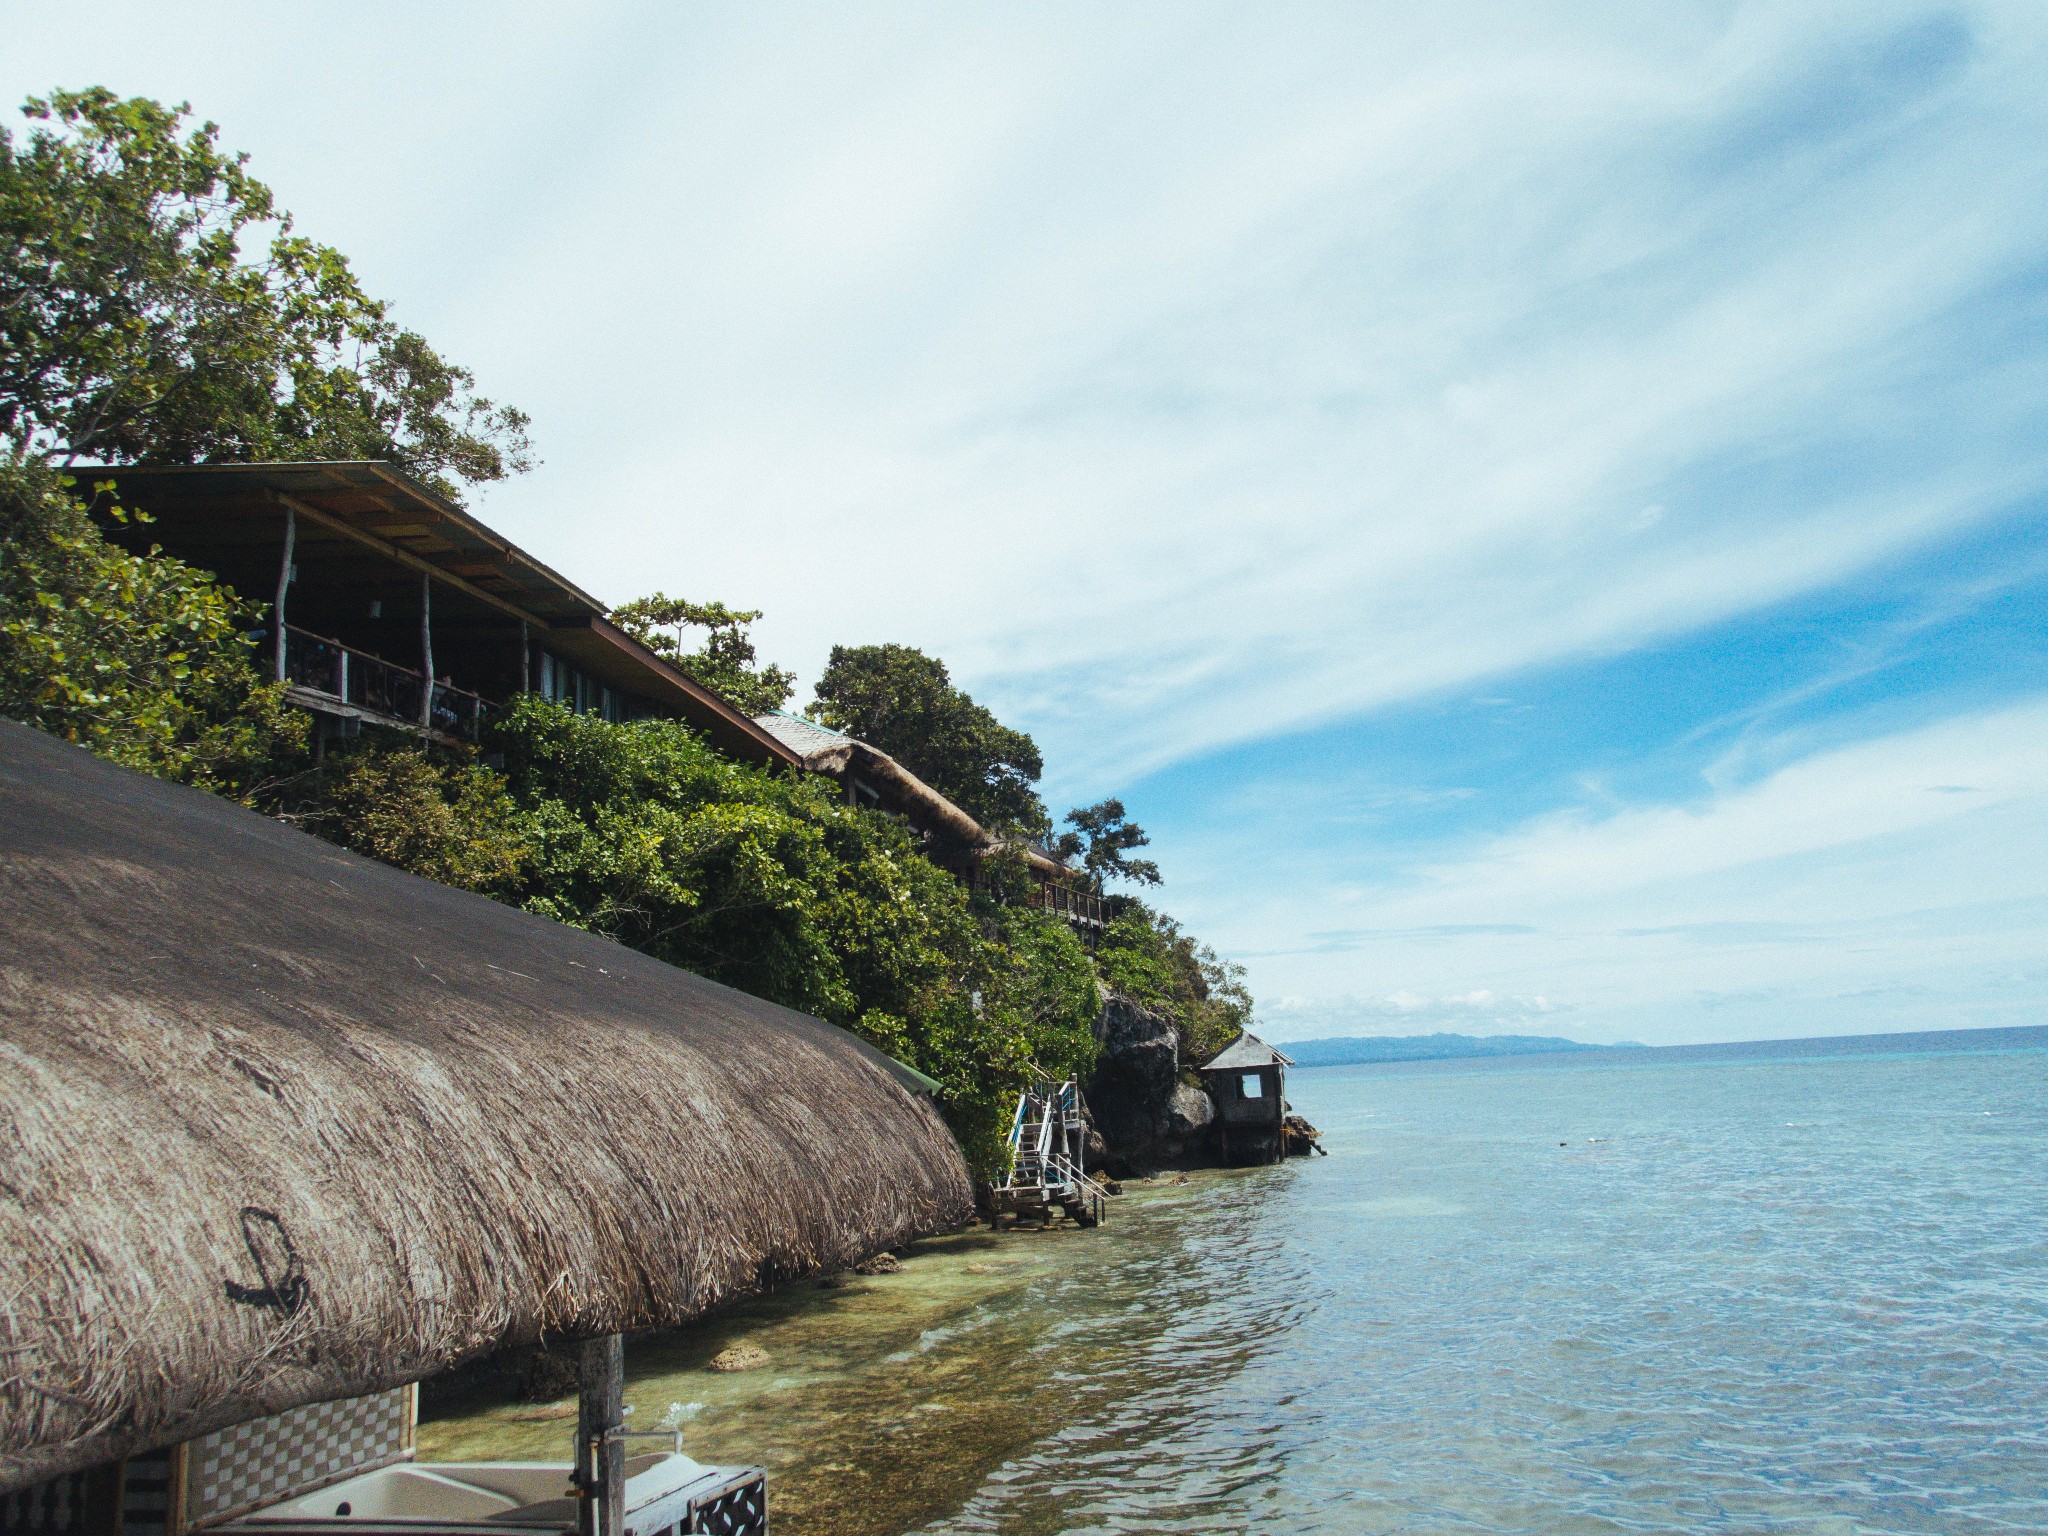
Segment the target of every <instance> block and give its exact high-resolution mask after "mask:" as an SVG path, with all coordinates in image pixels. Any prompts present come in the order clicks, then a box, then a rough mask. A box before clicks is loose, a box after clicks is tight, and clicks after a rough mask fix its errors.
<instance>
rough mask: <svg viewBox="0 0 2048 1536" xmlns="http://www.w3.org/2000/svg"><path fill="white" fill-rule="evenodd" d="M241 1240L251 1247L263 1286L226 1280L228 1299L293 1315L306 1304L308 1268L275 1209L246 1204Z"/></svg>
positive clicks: (243, 1213)
mask: <svg viewBox="0 0 2048 1536" xmlns="http://www.w3.org/2000/svg"><path fill="white" fill-rule="evenodd" d="M241 1219H242V1241H243V1242H244V1243H245V1244H247V1245H248V1248H249V1262H250V1263H252V1264H254V1265H255V1266H256V1273H257V1274H259V1275H261V1276H262V1277H263V1283H262V1284H261V1285H242V1284H240V1283H238V1282H236V1281H233V1280H230V1281H228V1282H227V1293H228V1300H229V1301H239V1302H240V1303H241V1304H242V1305H243V1306H245V1307H269V1308H271V1309H272V1310H274V1311H278V1312H282V1313H283V1314H284V1315H285V1316H286V1317H290V1316H291V1315H292V1314H293V1313H294V1312H297V1311H298V1310H299V1308H301V1307H303V1306H304V1305H305V1304H306V1297H307V1285H306V1271H305V1269H304V1267H303V1266H302V1265H301V1264H300V1263H299V1250H298V1245H297V1244H295V1243H294V1242H293V1241H292V1235H291V1233H289V1232H287V1231H285V1229H284V1223H283V1222H281V1221H279V1220H278V1219H277V1213H276V1212H275V1211H265V1210H260V1209H258V1208H257V1207H256V1206H253V1205H245V1206H243V1207H242V1211H241Z"/></svg>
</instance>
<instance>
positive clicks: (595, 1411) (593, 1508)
mask: <svg viewBox="0 0 2048 1536" xmlns="http://www.w3.org/2000/svg"><path fill="white" fill-rule="evenodd" d="M577 1376H578V1386H579V1391H578V1394H577V1399H576V1479H575V1480H576V1487H577V1489H578V1490H579V1492H580V1494H581V1497H580V1498H579V1499H578V1500H577V1504H576V1531H577V1536H625V1530H626V1441H625V1429H626V1415H625V1411H624V1410H625V1398H626V1351H625V1341H624V1340H623V1339H622V1338H620V1336H619V1335H618V1334H616V1333H611V1334H606V1335H605V1336H604V1337H602V1338H596V1339H585V1340H584V1341H583V1354H582V1358H581V1359H580V1361H579V1362H578V1371H577Z"/></svg>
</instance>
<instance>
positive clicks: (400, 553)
mask: <svg viewBox="0 0 2048 1536" xmlns="http://www.w3.org/2000/svg"><path fill="white" fill-rule="evenodd" d="M271 494H272V495H274V496H275V497H276V498H277V501H278V504H279V505H280V506H282V507H283V508H284V509H285V510H286V511H287V512H292V513H296V514H297V515H298V516H300V517H303V518H306V519H307V520H309V521H311V522H315V523H318V524H319V525H320V526H321V527H322V528H331V529H333V530H334V531H335V532H336V533H339V534H342V535H344V536H346V537H348V538H351V539H354V540H355V541H356V542H357V543H358V544H362V545H365V546H367V547H368V548H370V549H374V550H376V551H377V553H378V554H380V555H382V556H384V557H385V558H386V559H387V560H395V561H397V562H398V563H399V564H400V565H402V566H405V567H406V568H407V569H408V570H414V571H418V572H419V573H420V574H421V575H423V576H431V577H433V578H434V579H435V580H436V581H442V582H446V583H447V584H448V585H449V586H451V587H453V588H454V589H455V590H456V591H458V592H461V593H463V594H465V595H466V596H469V597H473V598H475V599H476V600H477V601H478V602H480V603H488V604H489V605H490V606H491V607H493V608H495V609H497V610H498V611H499V612H500V613H504V614H508V615H510V616H511V617H512V618H515V619H519V620H522V621H523V622H525V623H528V624H532V625H534V626H536V627H537V628H540V629H546V628H547V627H548V623H547V620H545V619H543V618H540V617H538V616H536V615H534V614H531V613H528V612H527V611H526V610H525V609H524V608H521V607H520V606H519V605H518V604H517V603H508V602H506V601H505V599H504V598H502V597H499V596H498V595H497V594H496V593H495V592H486V591H485V590H484V589H483V588H482V587H479V586H477V585H476V584H475V583H474V582H470V581H465V580H464V579H463V578H462V577H460V576H457V575H455V574H454V573H453V572H451V571H445V570H443V569H442V568H441V567H440V566H438V565H436V564H434V563H433V562H432V561H431V560H422V559H421V558H420V557H419V556H418V555H416V554H414V553H413V552H412V551H411V550H407V549H400V548H399V547H398V546H397V545H396V544H393V543H391V542H389V541H388V540H385V539H380V538H378V537H377V536H376V535H375V534H374V533H365V532H363V530H362V529H360V528H357V527H355V526H353V525H352V524H350V523H347V522H344V521H343V520H342V519H341V518H338V517H335V516H333V515H331V514H330V513H326V512H322V511H321V510H320V509H319V508H318V507H313V506H308V505H307V504H306V503H305V502H303V501H300V500H299V499H298V498H297V497H295V496H287V495H286V494H285V493H284V492H283V491H273V492H272V493H271Z"/></svg>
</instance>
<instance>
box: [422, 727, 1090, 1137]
mask: <svg viewBox="0 0 2048 1536" xmlns="http://www.w3.org/2000/svg"><path fill="white" fill-rule="evenodd" d="M492 745H493V746H494V747H495V748H496V749H497V750H498V751H500V752H502V753H503V756H504V761H505V773H506V776H507V780H508V788H509V791H510V794H511V798H512V801H513V803H514V805H515V806H516V807H517V809H518V816H519V818H520V825H521V832H520V837H521V840H522V842H523V845H524V847H525V849H526V858H525V863H524V864H523V866H522V871H521V874H520V876H519V878H518V881H517V882H516V884H515V886H514V887H513V888H512V889H510V890H508V891H507V892H506V893H505V899H507V900H512V901H516V902H518V903H520V904H522V905H524V906H526V907H527V908H528V909H529V910H532V911H535V912H540V913H543V914H545V915H547V916H550V917H556V918H560V919H562V920H564V921H567V922H572V923H576V924H578V925H579V926H581V927H585V928H590V929H592V930H594V931H596V932H600V933H604V934H608V935H609V936H611V937H613V938H615V939H617V940H618V941H619V942H621V943H623V944H627V945H630V946H631V947H633V948H635V949H639V950H642V951H644V952H646V953H648V954H652V955H655V956H657V957H658V958H660V959H663V960H667V961H670V962H671V963H673V964H676V965H680V966H683V967H684V968H686V969H688V970H692V971H695V972H697V973H698V974H699V975H702V976H708V977H711V978H712V979H713V980H716V981H722V982H725V983H726V984H728V985H730V986H734V987H738V988H740V989H741V990H742V991H746V992H751V993H753V994H754V995H755V996H758V997H766V998H770V999H772V1000H773V1001H776V1002H780V1003H784V1004H787V1005H788V1006H790V1007H792V1008H800V1009H803V1010H805V1011H806V1012H810V1013H814V1014H817V1015H819V1016H820V1017H822V1018H825V1019H828V1020H830V1021H831V1022H833V1023H835V1024H840V1025H843V1026H844V1027H846V1028H848V1029H851V1030H853V1031H854V1032H855V1033H857V1034H859V1035H861V1036H863V1037H864V1038H865V1039H867V1040H869V1041H870V1042H872V1043H873V1044H874V1045H876V1046H877V1047H879V1048H880V1049H882V1050H884V1051H887V1052H889V1053H890V1054H891V1055H893V1056H896V1057H898V1058H899V1059H900V1060H903V1061H905V1062H908V1063H909V1064H910V1065H911V1066H914V1067H916V1068H917V1069H918V1070H919V1071H922V1072H924V1073H926V1074H928V1075H929V1076H931V1077H933V1078H935V1079H937V1080H938V1082H939V1083H940V1084H941V1089H942V1092H941V1095H940V1104H941V1107H942V1108H943V1109H944V1111H945V1113H946V1116H947V1118H948V1121H949V1123H951V1124H952V1126H953V1128H954V1130H955V1132H956V1133H957V1134H958V1135H959V1137H960V1140H961V1144H962V1146H963V1147H965V1148H966V1150H967V1152H968V1155H969V1159H970V1161H971V1162H972V1163H973V1164H974V1166H975V1167H977V1168H978V1169H980V1170H982V1171H984V1172H987V1171H988V1170H991V1169H993V1168H994V1167H995V1166H996V1165H997V1163H998V1161H999V1160H1000V1157H1001V1155H1002V1141H1003V1135H1004V1132H1005V1130H1006V1127H1007V1124H1008V1115H1009V1113H1010V1108H1011V1105H1012V1104H1013V1102H1014V1096H1015V1094H1016V1092H1017V1090H1018V1088H1019V1087H1020V1086H1021V1085H1022V1084H1023V1083H1024V1081H1025V1080H1026V1079H1027V1078H1028V1077H1029V1076H1030V1074H1031V1072H1032V1070H1033V1069H1034V1067H1037V1068H1042V1069H1045V1070H1049V1071H1055V1072H1060V1073H1068V1072H1077V1071H1081V1070H1085V1068H1086V1066H1087V1064H1088V1062H1089V1061H1090V1060H1092V1058H1093V1053H1094V1038H1093V1035H1092V1033H1091V1028H1090V1026H1091V1025H1092V1022H1093V1020H1094V1017H1095V1012H1096V992H1095V984H1094V979H1093V976H1092V974H1091V972H1090V969H1089V965H1088V960H1087V956H1086V953H1085V952H1084V951H1083V950H1082V949H1081V948H1080V946H1079V944H1078V943H1077V942H1076V941H1075V940H1074V938H1073V935H1072V934H1071V933H1070V932H1068V931H1067V929H1066V927H1065V925H1064V924H1062V923H1060V922H1058V921H1057V920H1056V919H1052V918H1048V917H1045V916H1043V915H1042V914H1039V913H1033V912H1001V911H989V912H980V911H977V910H976V908H975V906H974V905H973V903H972V902H971V901H970V898H969V896H968V894H967V892H966V891H965V890H964V889H963V888H962V887H961V885H960V883H959V882H958V881H957V880H955V879H954V878H953V877H952V876H951V875H949V874H947V873H946V872H945V871H944V870H941V869H939V868H938V867H936V866H935V865H933V864H931V863H929V862H928V861H927V860H925V859H924V858H923V857H922V855H920V854H919V853H918V851H917V849H916V845H915V843H914V841H913V838H912V834H911V833H910V832H909V830H908V829H907V828H905V827H904V826H903V825H902V824H901V823H900V822H898V821H897V820H896V819H895V818H893V817H889V816H884V815H880V814H877V813H875V812H872V811H866V810H859V809H856V808H854V807H851V806H848V805H846V804H845V803H844V802H843V801H842V800H841V799H840V798H839V797H838V796H837V795H836V794H834V793H833V790H832V786H831V785H830V784H829V783H828V782H826V781H824V780H820V779H817V778H811V777H803V778H791V777H789V776H786V775H780V774H774V773H770V772H767V771H765V770H762V769H757V768H752V767H748V766H745V765H742V764H739V763H734V762H732V761H730V760H729V759H727V758H724V757H722V756H720V755H719V754H718V753H716V752H715V751H713V750H712V749H711V748H710V747H709V746H708V745H706V744H705V743H704V742H703V740H702V739H701V738H699V737H697V736H695V735H693V734H692V733H691V732H690V731H688V730H687V729H685V728H684V727H683V726H681V725H679V724H676V723H674V722H670V721H660V720H644V721H639V722H636V723H634V724H631V725H614V724H611V723H609V722H607V721H604V720H602V719H599V718H597V717H595V716H591V715H577V714H573V713H571V712H569V711H567V710H564V709H562V708H560V707H559V706H557V705H554V704H551V703H547V702H545V701H542V700H540V699H536V698H533V697H530V696H529V697H525V698H522V699H520V700H518V701H517V702H515V704H514V705H513V707H512V708H511V709H510V710H509V711H508V712H507V714H506V715H505V716H504V717H503V718H502V719H501V720H500V721H499V722H498V724H497V727H496V730H495V733H494V736H493V740H492ZM444 798H447V797H445V796H444Z"/></svg>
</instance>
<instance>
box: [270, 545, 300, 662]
mask: <svg viewBox="0 0 2048 1536" xmlns="http://www.w3.org/2000/svg"><path fill="white" fill-rule="evenodd" d="M298 542H299V516H298V514H297V513H296V512H294V511H292V509H291V508H290V507H289V506H287V507H286V508H285V509H284V559H282V560H280V561H279V562H278V565H277V602H276V603H275V604H274V605H273V609H272V613H271V619H272V623H273V626H274V627H275V629H276V630H277V633H276V634H275V635H274V636H272V638H271V652H272V656H273V659H274V662H275V668H274V670H275V671H276V674H277V680H278V681H279V682H280V683H281V682H283V681H284V595H285V588H287V587H289V586H290V585H291V584H292V553H293V551H294V550H295V549H296V548H297V546H298Z"/></svg>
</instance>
